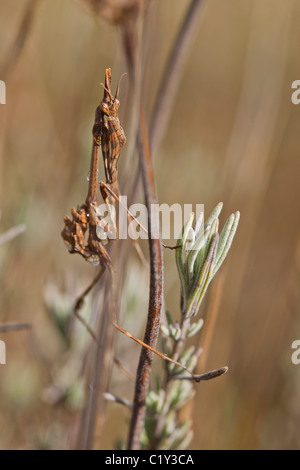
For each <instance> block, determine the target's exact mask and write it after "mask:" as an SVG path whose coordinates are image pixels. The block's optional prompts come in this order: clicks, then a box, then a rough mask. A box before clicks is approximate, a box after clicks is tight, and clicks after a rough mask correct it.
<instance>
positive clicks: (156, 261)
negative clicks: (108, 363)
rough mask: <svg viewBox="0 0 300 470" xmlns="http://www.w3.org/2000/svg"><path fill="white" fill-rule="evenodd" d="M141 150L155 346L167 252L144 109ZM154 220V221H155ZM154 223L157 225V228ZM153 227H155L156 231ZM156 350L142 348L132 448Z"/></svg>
mask: <svg viewBox="0 0 300 470" xmlns="http://www.w3.org/2000/svg"><path fill="white" fill-rule="evenodd" d="M138 151H139V157H140V163H141V169H142V177H143V185H144V191H145V200H146V206H147V209H148V227H149V252H150V289H149V308H148V318H147V325H146V331H145V335H144V343H146V344H147V345H149V346H150V347H152V348H155V346H156V343H157V338H158V334H159V328H160V321H161V313H162V305H163V255H162V245H161V240H160V239H159V238H156V239H155V238H152V235H153V233H155V234H157V233H158V231H159V221H158V220H157V218H156V219H154V218H151V206H152V204H155V203H156V193H155V185H154V177H153V167H152V157H151V151H150V146H149V139H148V131H147V126H146V123H145V120H144V116H143V114H142V112H141V111H140V113H139V130H138ZM153 219H154V220H153ZM153 223H154V224H157V226H156V227H153ZM153 229H155V230H154V231H153ZM152 359H153V353H152V352H151V351H149V349H146V348H142V350H141V354H140V360H139V364H138V369H137V377H136V385H135V394H134V402H133V410H132V417H131V423H130V431H129V439H128V449H129V450H135V449H139V448H140V437H141V432H142V430H143V426H144V420H145V412H146V396H147V391H148V386H149V380H150V372H151V364H152Z"/></svg>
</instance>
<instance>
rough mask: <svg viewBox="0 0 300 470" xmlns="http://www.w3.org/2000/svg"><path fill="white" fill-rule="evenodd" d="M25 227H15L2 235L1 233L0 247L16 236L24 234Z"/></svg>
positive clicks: (22, 225)
mask: <svg viewBox="0 0 300 470" xmlns="http://www.w3.org/2000/svg"><path fill="white" fill-rule="evenodd" d="M25 230H26V226H25V225H24V224H20V225H16V226H15V227H11V228H10V229H9V230H7V231H6V232H4V233H1V235H0V246H1V245H4V243H7V242H9V241H11V240H13V239H14V238H16V237H17V236H18V235H20V234H21V233H23V232H25Z"/></svg>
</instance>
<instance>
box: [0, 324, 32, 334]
mask: <svg viewBox="0 0 300 470" xmlns="http://www.w3.org/2000/svg"><path fill="white" fill-rule="evenodd" d="M30 328H32V325H31V324H30V323H17V322H10V323H1V324H0V332H1V333H4V332H6V331H20V330H30Z"/></svg>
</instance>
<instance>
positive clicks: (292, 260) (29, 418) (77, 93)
mask: <svg viewBox="0 0 300 470" xmlns="http://www.w3.org/2000/svg"><path fill="white" fill-rule="evenodd" d="M151 3H152V5H151V11H150V12H149V14H151V15H152V16H151V17H152V20H151V21H152V22H151V23H150V24H151V28H149V31H148V41H149V44H148V54H149V57H145V58H144V63H145V70H144V79H145V82H144V93H145V95H144V96H145V105H146V107H147V110H148V114H149V111H150V109H151V106H152V105H153V102H154V97H155V93H156V90H157V86H158V80H159V77H160V76H161V74H162V71H163V67H164V64H165V62H166V57H167V55H168V53H169V51H170V48H171V46H172V43H173V40H174V37H175V35H176V31H177V30H178V27H179V25H180V22H181V20H182V17H183V14H184V12H185V10H186V8H187V6H188V4H189V2H188V1H187V0H164V1H158V0H152V2H151ZM27 5H28V1H25V0H0V44H1V50H0V79H2V80H5V81H6V87H7V104H6V105H1V107H0V209H1V220H0V233H2V232H4V231H5V230H6V229H8V228H9V227H11V226H13V225H15V224H17V223H25V224H26V226H27V231H26V232H25V233H24V234H23V235H21V236H19V237H18V238H17V239H15V240H14V241H11V242H10V243H9V244H6V245H5V246H2V247H0V289H1V290H0V292H1V297H0V321H1V322H4V321H29V322H31V323H32V325H33V328H32V330H31V332H9V333H5V334H4V333H3V334H1V339H3V340H5V342H6V345H7V365H6V366H0V419H1V423H2V425H1V429H0V448H1V449H8V448H13V449H15V448H36V447H39V446H43V445H44V446H50V447H52V448H68V447H69V446H70V445H71V443H72V442H74V432H75V431H74V429H77V428H76V426H75V428H74V423H77V424H78V419H79V416H80V410H76V409H72V407H69V408H66V407H62V406H50V405H49V404H47V403H45V402H44V401H43V399H42V396H43V390H44V389H45V387H47V386H48V385H49V382H50V381H51V378H52V376H53V374H54V371H55V368H57V367H58V365H59V363H60V362H61V361H63V360H64V354H65V350H64V345H63V344H62V341H61V338H60V337H59V335H58V333H57V331H56V329H55V328H54V326H53V323H52V322H51V320H50V319H49V316H48V315H47V313H46V308H45V300H44V295H45V289H46V287H47V286H48V288H49V285H50V284H55V285H56V286H58V287H59V288H61V289H65V290H67V292H69V293H70V294H71V295H72V299H75V297H76V295H77V294H79V293H80V292H81V290H82V286H84V287H85V286H86V285H87V284H88V282H89V280H90V279H91V278H92V277H93V274H94V270H93V268H91V267H90V266H88V265H87V264H85V263H84V262H83V260H82V259H77V257H73V256H70V255H69V254H68V253H67V250H66V249H65V247H64V245H63V243H62V240H61V238H60V231H61V229H62V219H63V216H64V215H65V214H68V213H69V209H70V207H72V206H74V205H75V204H77V203H81V201H83V199H84V197H85V194H86V186H87V182H86V176H87V174H88V169H89V159H90V151H91V127H92V124H93V118H94V111H95V108H96V105H97V103H98V102H99V98H100V96H101V94H102V92H101V89H100V87H99V83H100V82H101V81H103V78H104V70H105V68H106V67H111V68H112V72H113V80H114V83H116V81H117V79H118V77H119V75H120V74H121V73H123V72H124V71H125V70H126V63H125V59H124V55H123V51H122V44H121V36H120V34H119V28H118V26H116V25H113V24H111V23H109V22H107V21H105V20H104V19H103V18H102V19H101V18H97V17H96V16H95V15H94V14H92V13H91V11H90V10H89V9H88V8H87V7H86V5H84V2H81V1H79V0H78V1H74V0H64V1H58V0H51V1H50V0H41V1H40V2H36V11H35V15H34V18H33V22H32V27H31V29H30V32H29V35H28V38H27V40H26V43H25V44H24V48H23V49H22V51H21V53H20V55H19V56H18V57H17V58H16V60H15V61H14V62H13V63H12V64H10V65H9V68H8V66H7V62H6V60H7V54H8V53H9V51H10V47H11V44H12V43H13V41H14V38H15V37H16V34H17V31H18V28H19V25H20V22H21V19H22V17H23V15H24V11H25V9H26V6H27ZM299 18H300V4H299V2H297V1H296V0H285V1H283V0H243V2H241V1H240V0H225V1H222V2H220V1H218V0H209V1H208V5H207V8H206V10H205V13H204V15H203V18H202V19H201V21H200V22H199V26H198V30H197V35H196V37H195V40H194V42H193V45H192V47H191V49H190V51H189V56H188V57H187V61H186V66H185V69H184V72H183V74H182V76H183V80H182V82H181V85H180V90H179V93H178V96H177V98H176V101H175V103H174V107H173V110H172V115H171V119H170V122H169V125H168V129H167V132H166V134H165V136H164V138H163V141H162V143H161V145H160V147H159V149H158V151H157V154H156V155H155V171H156V184H157V190H158V195H159V200H160V202H161V203H162V202H166V203H169V204H172V203H175V202H179V203H182V204H183V203H204V204H205V209H206V214H208V212H209V211H210V210H211V209H212V208H213V206H214V205H215V204H216V203H217V202H219V201H223V202H224V208H223V221H225V218H226V217H227V216H228V215H229V213H230V212H232V211H236V210H240V212H241V222H240V226H239V229H238V232H237V236H236V239H235V241H234V244H233V247H232V250H231V253H230V254H229V257H228V260H226V263H225V265H224V267H223V269H222V270H221V271H223V275H224V278H225V279H224V286H223V292H222V300H221V307H220V309H219V312H218V318H217V323H216V327H215V330H214V333H213V337H212V342H211V345H210V349H209V352H208V356H207V363H206V368H207V369H210V368H216V367H219V366H223V365H228V366H229V369H230V370H229V373H228V374H227V375H226V376H225V377H222V378H221V379H218V380H215V381H212V382H209V383H204V384H203V385H202V384H200V385H199V387H198V389H197V394H196V398H195V400H194V407H195V408H194V411H193V417H194V423H195V425H194V428H195V436H194V439H193V442H192V444H191V448H194V449H217V448H219V449H260V448H269V449H278V448H284V449H291V448H299V447H300V437H299V432H297V431H298V429H299V425H300V400H299V398H300V369H299V367H300V366H298V367H297V366H295V365H293V364H292V362H291V360H290V357H291V352H292V350H291V343H292V341H293V340H295V339H299V338H300V316H299V314H300V312H299V269H300V231H299V230H300V224H299V223H300V220H299V174H300V159H299V148H300V147H299V135H298V134H299V133H298V130H299V126H300V107H299V108H298V107H297V106H295V105H293V104H292V103H291V99H290V96H291V83H292V81H293V80H296V79H299V78H300V60H299V47H298V45H299V43H300V30H299V25H298V20H299ZM126 80H127V79H124V81H123V83H122V97H121V99H122V101H121V103H122V104H121V118H122V122H123V123H124V127H125V131H126V133H127V137H128V142H129V143H128V145H127V147H126V150H125V151H124V153H123V154H122V159H121V161H120V174H121V186H122V185H123V186H124V185H125V183H126V182H125V181H124V180H122V175H126V174H128V171H130V168H131V166H129V168H128V163H127V165H126V158H128V159H129V155H130V154H131V153H132V147H133V144H134V142H133V140H134V136H133V133H132V126H131V124H130V122H129V117H130V116H131V115H130V107H131V105H130V102H129V101H128V99H127V100H126V89H128V80H127V84H126ZM129 97H130V95H129ZM126 105H127V106H126ZM126 116H127V117H128V119H127V120H126ZM128 122H129V124H128ZM134 158H135V161H136V158H137V157H136V156H135V157H134ZM129 162H130V165H132V167H133V168H134V167H135V165H136V163H134V161H133V162H132V161H131V160H129ZM125 168H126V171H127V173H125V170H124V169H125ZM132 173H134V171H133V170H132ZM141 200H142V196H141ZM138 263H139V262H138V260H137V259H136V256H135V255H134V254H132V263H130V264H129V265H128V272H126V279H127V281H126V283H125V292H124V296H123V303H122V311H123V313H124V312H125V311H126V309H127V306H128V309H129V310H132V312H134V313H135V314H136V315H138V317H139V320H138V321H139V322H142V321H143V319H141V317H142V316H143V315H144V316H145V317H146V311H147V299H148V293H147V273H145V272H144V271H143V268H142V267H141V266H140V265H139V264H138ZM165 279H166V281H165V299H166V305H167V307H168V308H169V309H170V310H171V311H172V312H176V311H179V308H178V302H179V283H178V281H177V274H176V270H175V262H174V253H172V252H166V253H165ZM143 289H145V290H144V296H143V295H141V292H143ZM211 289H213V285H212V286H211ZM137 293H138V295H137ZM141 306H142V308H141ZM134 318H135V319H133V317H132V318H131V320H130V319H129V320H126V324H128V327H129V328H131V327H133V326H134V323H135V322H136V321H137V320H136V317H134ZM136 328H137V327H136ZM138 332H139V330H138V329H137V333H138ZM139 334H140V333H139ZM117 342H118V347H119V350H120V351H121V352H122V356H123V360H124V362H125V363H126V360H127V362H128V361H129V362H128V363H127V366H128V367H129V368H130V370H131V371H132V372H133V373H134V372H135V366H136V361H137V356H138V347H137V346H133V345H132V344H128V340H127V339H123V338H117ZM127 349H128V351H127ZM124 358H125V359H124ZM111 386H112V389H113V391H116V390H118V392H119V390H121V394H122V393H123V394H125V395H127V398H129V399H130V398H131V396H132V391H133V388H132V385H131V384H128V382H127V380H126V378H123V377H121V376H120V373H119V372H118V371H117V370H115V372H114V376H113V379H112V384H111ZM118 394H120V392H119V393H118ZM128 419H129V413H128V411H126V410H123V408H121V407H119V405H116V404H109V405H108V416H107V420H106V423H105V433H104V436H102V440H101V442H100V441H98V442H97V440H96V442H95V446H96V447H101V448H106V449H108V448H114V446H115V440H116V438H117V437H124V436H125V435H126V430H127V425H128ZM118 433H119V434H118Z"/></svg>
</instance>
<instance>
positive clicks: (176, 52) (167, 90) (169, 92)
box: [150, 0, 208, 153]
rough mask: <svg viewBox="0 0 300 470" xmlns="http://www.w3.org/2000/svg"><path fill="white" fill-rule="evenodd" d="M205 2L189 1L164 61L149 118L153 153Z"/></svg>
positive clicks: (163, 128) (202, 0)
mask: <svg viewBox="0 0 300 470" xmlns="http://www.w3.org/2000/svg"><path fill="white" fill-rule="evenodd" d="M207 3H208V2H207V0H192V1H191V3H190V6H189V8H188V11H187V14H186V16H185V18H184V20H183V23H182V25H181V28H180V30H179V32H178V35H177V38H176V40H175V43H174V45H173V48H172V51H171V53H170V56H169V59H168V61H167V63H166V67H165V71H164V75H163V78H162V80H161V83H160V88H159V91H158V94H157V98H156V102H155V106H154V111H153V116H152V119H151V126H150V142H151V149H152V151H153V153H154V152H155V150H156V149H157V147H158V146H159V144H160V141H161V139H162V137H163V135H164V132H165V129H166V127H167V124H168V120H169V117H170V114H171V110H172V105H173V103H174V100H175V96H176V93H177V90H178V87H179V83H180V80H181V77H182V74H183V73H184V72H185V68H184V63H185V61H186V58H187V57H188V52H189V49H190V45H191V42H192V39H193V37H194V34H195V32H196V28H197V26H198V22H199V16H200V14H202V13H203V9H204V7H205V5H206V4H207Z"/></svg>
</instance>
